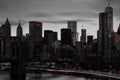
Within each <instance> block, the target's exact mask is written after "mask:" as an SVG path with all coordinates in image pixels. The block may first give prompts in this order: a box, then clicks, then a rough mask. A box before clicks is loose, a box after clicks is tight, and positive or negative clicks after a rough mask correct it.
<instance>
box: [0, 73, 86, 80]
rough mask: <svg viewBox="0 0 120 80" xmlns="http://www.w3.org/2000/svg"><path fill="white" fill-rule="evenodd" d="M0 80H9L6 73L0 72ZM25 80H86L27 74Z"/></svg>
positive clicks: (72, 77) (47, 74) (58, 75)
mask: <svg viewBox="0 0 120 80" xmlns="http://www.w3.org/2000/svg"><path fill="white" fill-rule="evenodd" d="M0 80H10V75H9V73H8V72H0ZM26 80H88V79H85V78H82V77H74V76H72V75H69V76H68V75H60V74H50V73H42V74H34V73H33V74H27V75H26Z"/></svg>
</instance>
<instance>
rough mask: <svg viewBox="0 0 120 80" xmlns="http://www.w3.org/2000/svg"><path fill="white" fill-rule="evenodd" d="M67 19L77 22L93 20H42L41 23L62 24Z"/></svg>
mask: <svg viewBox="0 0 120 80" xmlns="http://www.w3.org/2000/svg"><path fill="white" fill-rule="evenodd" d="M68 21H77V22H94V20H88V19H69V20H55V21H54V20H49V21H47V20H46V21H45V20H42V21H41V22H43V23H52V24H64V23H67V22H68Z"/></svg>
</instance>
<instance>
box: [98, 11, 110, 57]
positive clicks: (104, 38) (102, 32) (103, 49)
mask: <svg viewBox="0 0 120 80" xmlns="http://www.w3.org/2000/svg"><path fill="white" fill-rule="evenodd" d="M108 35H109V34H108V13H105V12H103V13H100V14H99V36H98V39H99V41H98V53H99V55H102V56H108V50H109V49H108V43H109V42H108Z"/></svg>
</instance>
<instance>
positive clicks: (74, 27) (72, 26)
mask: <svg viewBox="0 0 120 80" xmlns="http://www.w3.org/2000/svg"><path fill="white" fill-rule="evenodd" d="M68 29H71V32H72V42H73V45H75V41H78V33H77V21H68Z"/></svg>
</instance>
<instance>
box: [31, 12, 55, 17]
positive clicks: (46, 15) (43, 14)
mask: <svg viewBox="0 0 120 80" xmlns="http://www.w3.org/2000/svg"><path fill="white" fill-rule="evenodd" d="M29 16H30V17H53V16H55V15H54V14H53V13H50V12H35V13H31V14H30V15H29Z"/></svg>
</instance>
